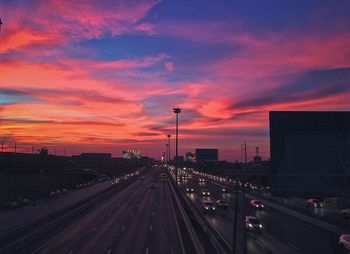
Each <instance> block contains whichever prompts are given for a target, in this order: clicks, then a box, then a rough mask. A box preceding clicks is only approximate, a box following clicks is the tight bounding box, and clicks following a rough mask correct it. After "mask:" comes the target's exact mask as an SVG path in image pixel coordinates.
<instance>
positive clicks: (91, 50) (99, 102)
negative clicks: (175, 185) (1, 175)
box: [0, 0, 350, 162]
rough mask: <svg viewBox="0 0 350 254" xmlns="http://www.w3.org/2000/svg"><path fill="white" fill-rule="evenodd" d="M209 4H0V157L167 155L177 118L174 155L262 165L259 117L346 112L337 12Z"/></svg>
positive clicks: (346, 38) (263, 126)
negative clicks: (256, 159)
mask: <svg viewBox="0 0 350 254" xmlns="http://www.w3.org/2000/svg"><path fill="white" fill-rule="evenodd" d="M214 2H215V1H214ZM214 2H213V1H207V0H204V1H199V2H198V1H187V0H179V1H156V0H140V1H110V0H107V1H103V2H100V1H84V3H82V2H81V1H77V2H75V1H68V2H66V1H56V0H47V1H31V2H29V1H24V0H15V1H0V10H1V13H0V18H1V21H2V25H1V34H0V69H1V73H0V84H1V85H0V88H1V89H0V142H1V141H2V140H3V141H4V143H5V149H6V151H13V150H14V143H15V141H17V143H18V147H17V151H18V152H21V151H26V152H31V149H32V148H31V147H32V145H34V146H35V147H37V148H39V147H41V146H47V147H48V148H49V149H50V151H51V150H55V149H56V150H57V151H58V154H63V149H66V154H67V155H68V154H69V155H71V154H72V153H73V154H80V153H83V152H90V151H96V152H108V153H111V154H112V155H113V156H116V155H120V154H121V151H122V150H124V149H139V150H141V151H142V154H143V155H145V156H149V157H152V158H160V157H161V156H162V154H163V152H164V151H165V144H166V143H167V137H166V136H167V135H168V134H171V135H172V146H171V152H172V155H174V150H175V148H174V143H175V142H174V132H175V115H174V113H173V112H172V109H173V107H180V108H182V109H183V110H182V113H180V115H179V123H180V129H179V135H180V136H179V138H180V141H179V151H180V154H182V155H185V153H186V152H189V151H194V150H195V148H216V149H218V150H219V158H220V159H221V160H227V161H232V162H234V161H236V160H239V161H242V160H243V159H242V157H241V144H242V143H243V142H247V147H248V158H249V159H250V160H251V159H252V158H253V156H254V155H255V147H259V152H260V155H261V157H262V158H263V159H265V160H267V159H268V158H269V157H270V144H269V119H268V117H269V116H268V112H269V111H276V110H279V111H283V110H294V111H304V110H313V111H347V110H350V57H349V56H350V47H349V45H350V29H349V24H350V15H349V9H350V2H345V1H334V2H327V1H318V0H310V1H307V2H305V1H300V2H293V1H292V2H290V1H270V2H266V1H260V0H253V1H249V2H239V1H223V2H220V3H218V2H215V3H214ZM28 13H30V15H28Z"/></svg>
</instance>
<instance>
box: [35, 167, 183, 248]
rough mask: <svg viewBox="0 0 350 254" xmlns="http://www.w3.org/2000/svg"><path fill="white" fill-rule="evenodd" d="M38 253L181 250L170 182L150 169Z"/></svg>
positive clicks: (61, 233) (45, 245) (46, 244)
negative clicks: (140, 178) (152, 186)
mask: <svg viewBox="0 0 350 254" xmlns="http://www.w3.org/2000/svg"><path fill="white" fill-rule="evenodd" d="M152 184H153V185H154V186H155V188H151V187H150V186H151V185H152ZM35 253H50V254H53V253H69V254H73V253H83V254H86V253H103V254H104V253H106V254H112V253H146V254H147V253H181V242H180V238H179V233H178V228H177V224H176V219H175V217H174V214H173V209H172V204H171V199H170V197H169V187H168V183H167V182H161V180H160V178H159V177H158V176H157V175H156V174H154V173H152V172H148V173H146V174H145V175H144V180H137V181H135V182H133V183H131V184H130V185H128V186H127V187H126V188H125V189H123V190H122V191H120V192H118V193H117V194H116V195H114V196H113V197H112V198H110V199H108V200H106V202H104V203H103V204H102V205H101V206H100V207H98V208H97V209H95V210H93V211H91V212H90V213H88V214H87V215H85V216H84V217H82V218H80V219H79V220H78V221H76V222H74V223H73V224H71V225H67V227H66V228H65V229H64V230H63V231H62V232H60V233H59V234H58V235H56V236H55V237H54V238H53V239H51V240H49V241H48V242H46V243H45V244H44V245H42V246H41V247H40V248H38V249H37V250H36V251H35Z"/></svg>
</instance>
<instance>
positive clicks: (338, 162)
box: [270, 111, 350, 197]
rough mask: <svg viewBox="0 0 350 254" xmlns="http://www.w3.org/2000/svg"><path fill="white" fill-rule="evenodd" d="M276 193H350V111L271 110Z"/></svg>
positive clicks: (299, 194)
mask: <svg viewBox="0 0 350 254" xmlns="http://www.w3.org/2000/svg"><path fill="white" fill-rule="evenodd" d="M270 145H271V147H270V151H271V170H272V171H271V173H272V177H271V178H270V181H271V188H272V192H273V194H275V195H285V196H304V197H305V196H320V197H326V196H341V195H349V194H350V112H283V111H280V112H270Z"/></svg>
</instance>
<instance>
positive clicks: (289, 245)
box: [181, 175, 335, 254]
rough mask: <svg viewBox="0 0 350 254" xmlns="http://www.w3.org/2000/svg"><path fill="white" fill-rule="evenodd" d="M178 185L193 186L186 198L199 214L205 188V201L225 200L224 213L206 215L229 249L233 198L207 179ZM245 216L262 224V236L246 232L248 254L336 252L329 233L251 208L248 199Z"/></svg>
mask: <svg viewBox="0 0 350 254" xmlns="http://www.w3.org/2000/svg"><path fill="white" fill-rule="evenodd" d="M181 186H182V188H183V189H185V187H186V186H193V187H194V190H195V193H188V194H186V195H188V197H189V198H190V199H191V200H192V201H193V202H194V204H195V205H196V206H197V207H198V208H200V210H201V212H202V207H201V201H202V196H201V194H200V190H201V189H208V190H209V191H210V192H211V197H210V198H208V199H210V200H213V201H214V202H215V200H217V199H224V200H226V201H228V202H229V203H230V204H231V205H230V207H229V208H228V209H226V210H225V209H220V208H217V210H216V213H215V214H206V215H205V217H206V218H207V220H208V222H209V223H210V224H211V225H212V226H213V227H214V228H215V229H216V231H218V232H219V233H220V235H221V236H222V237H223V238H224V239H225V241H226V242H227V243H228V244H229V245H230V246H231V245H232V241H233V237H232V236H233V217H234V210H233V205H234V199H235V198H234V195H233V194H232V193H222V190H221V186H220V185H219V184H218V183H215V182H213V181H211V180H208V179H206V181H205V183H204V184H199V182H198V177H197V176H194V175H193V177H192V178H191V179H189V180H188V182H187V183H181ZM246 214H247V215H251V216H256V217H257V218H258V219H259V221H260V222H261V224H262V225H263V233H261V234H260V233H247V249H248V253H256V254H261V253H262V254H264V253H266V254H267V253H286V254H289V253H290V254H293V253H305V254H312V253H318V254H331V253H335V251H334V236H333V235H332V234H330V233H328V232H325V231H322V230H320V229H318V228H315V227H314V226H311V225H309V224H306V223H303V222H301V221H299V220H297V219H295V218H293V217H290V216H288V215H285V214H282V213H280V212H278V211H275V210H273V209H269V208H268V207H265V208H264V209H262V210H256V209H255V208H253V207H252V206H250V204H249V200H247V203H246ZM242 230H245V229H242V227H239V229H238V234H240V235H242V234H241V232H242ZM239 242H240V241H239Z"/></svg>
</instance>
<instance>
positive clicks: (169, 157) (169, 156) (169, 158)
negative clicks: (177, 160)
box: [167, 134, 171, 163]
mask: <svg viewBox="0 0 350 254" xmlns="http://www.w3.org/2000/svg"><path fill="white" fill-rule="evenodd" d="M167 137H168V163H169V161H170V160H171V155H170V138H171V135H170V134H168V135H167Z"/></svg>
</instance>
